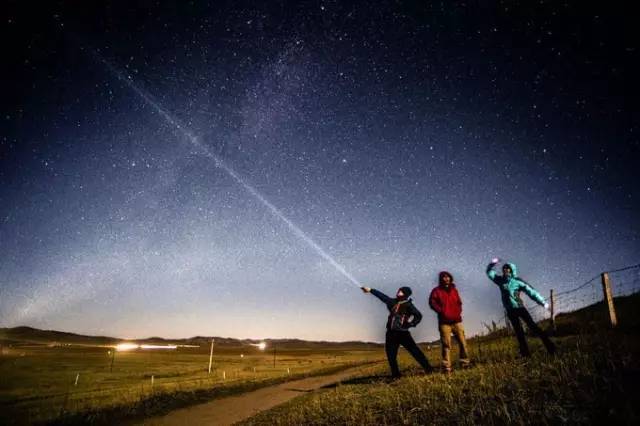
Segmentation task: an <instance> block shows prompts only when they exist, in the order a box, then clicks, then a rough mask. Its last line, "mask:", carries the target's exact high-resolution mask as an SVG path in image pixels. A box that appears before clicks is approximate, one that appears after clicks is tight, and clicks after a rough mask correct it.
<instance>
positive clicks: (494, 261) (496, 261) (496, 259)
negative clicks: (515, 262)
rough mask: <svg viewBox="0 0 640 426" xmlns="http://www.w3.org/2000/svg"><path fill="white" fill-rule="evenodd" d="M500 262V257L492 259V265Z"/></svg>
mask: <svg viewBox="0 0 640 426" xmlns="http://www.w3.org/2000/svg"><path fill="white" fill-rule="evenodd" d="M498 262H500V258H499V257H494V258H493V259H491V263H492V264H494V265H495V264H496V263H498Z"/></svg>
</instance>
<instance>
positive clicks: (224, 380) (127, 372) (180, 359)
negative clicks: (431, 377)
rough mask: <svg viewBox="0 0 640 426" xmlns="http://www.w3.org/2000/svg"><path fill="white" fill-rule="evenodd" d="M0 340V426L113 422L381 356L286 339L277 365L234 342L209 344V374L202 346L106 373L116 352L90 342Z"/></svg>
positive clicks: (374, 350)
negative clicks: (211, 349) (3, 425)
mask: <svg viewBox="0 0 640 426" xmlns="http://www.w3.org/2000/svg"><path fill="white" fill-rule="evenodd" d="M27 334H31V333H27ZM0 337H2V336H1V335H0ZM4 337H5V339H4V340H1V341H2V342H3V345H2V347H3V355H2V356H0V377H2V380H1V381H0V407H1V410H0V424H31V423H34V422H44V421H53V420H56V421H57V422H60V423H83V422H86V421H91V422H94V423H95V422H97V423H111V422H112V421H113V420H114V419H117V418H128V417H136V416H137V417H140V416H145V415H148V414H157V413H159V412H163V411H167V410H169V409H171V408H176V407H180V406H184V405H188V404H190V403H195V402H198V401H202V400H208V399H211V398H214V397H217V396H222V395H228V394H233V393H239V392H244V391H247V390H251V389H255V388H257V387H260V386H265V385H270V384H274V383H278V382H282V381H285V380H289V379H292V378H296V377H303V376H307V375H314V374H321V373H325V372H328V371H335V370H339V369H343V368H346V367H349V366H353V365H357V364H362V363H366V362H370V361H372V360H379V359H381V358H382V357H383V353H382V348H381V347H380V346H374V345H358V344H354V345H348V344H347V345H335V344H333V345H332V344H329V345H324V346H323V345H322V344H320V345H317V344H316V345H314V344H306V343H303V342H295V341H291V342H286V343H280V345H281V347H278V348H277V359H276V365H275V367H274V364H273V352H272V350H271V349H270V348H268V349H267V351H264V352H263V351H260V350H259V349H258V348H256V347H254V346H251V345H248V344H242V343H238V342H236V343H234V344H223V345H220V346H215V347H214V357H213V364H212V372H211V374H208V371H207V370H208V363H209V348H208V346H207V345H203V346H202V347H199V348H182V347H179V348H178V349H177V350H174V351H164V350H162V351H150V350H136V351H127V352H116V353H115V358H114V359H113V370H111V362H112V355H113V352H112V351H113V348H112V347H109V346H91V342H90V340H89V341H86V340H83V341H82V343H81V344H80V343H78V344H71V345H69V344H66V343H60V342H58V343H56V344H55V345H51V344H45V343H44V341H45V340H46V336H44V337H42V338H41V339H38V340H37V341H31V342H27V343H25V340H26V338H21V339H22V340H16V338H15V336H4ZM9 337H11V339H9ZM29 337H31V336H29ZM100 343H104V342H100ZM9 345H11V346H10V347H9ZM76 378H78V381H77V384H76Z"/></svg>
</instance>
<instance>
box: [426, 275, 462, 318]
mask: <svg viewBox="0 0 640 426" xmlns="http://www.w3.org/2000/svg"><path fill="white" fill-rule="evenodd" d="M429 306H430V307H431V309H433V310H434V311H436V313H437V314H438V322H439V323H440V324H455V323H457V322H462V300H461V299H460V295H459V294H458V290H456V285H455V284H453V283H451V285H449V288H445V287H444V286H443V285H439V286H438V287H436V288H434V289H433V290H432V291H431V295H430V296H429Z"/></svg>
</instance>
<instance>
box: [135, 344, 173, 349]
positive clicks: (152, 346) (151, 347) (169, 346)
mask: <svg viewBox="0 0 640 426" xmlns="http://www.w3.org/2000/svg"><path fill="white" fill-rule="evenodd" d="M177 347H178V346H177V345H140V349H176V348H177Z"/></svg>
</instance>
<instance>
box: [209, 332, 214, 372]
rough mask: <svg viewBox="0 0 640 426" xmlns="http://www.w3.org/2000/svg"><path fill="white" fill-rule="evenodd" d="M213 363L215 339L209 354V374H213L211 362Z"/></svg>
mask: <svg viewBox="0 0 640 426" xmlns="http://www.w3.org/2000/svg"><path fill="white" fill-rule="evenodd" d="M212 361H213V339H211V351H210V352H209V374H211V362H212Z"/></svg>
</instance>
